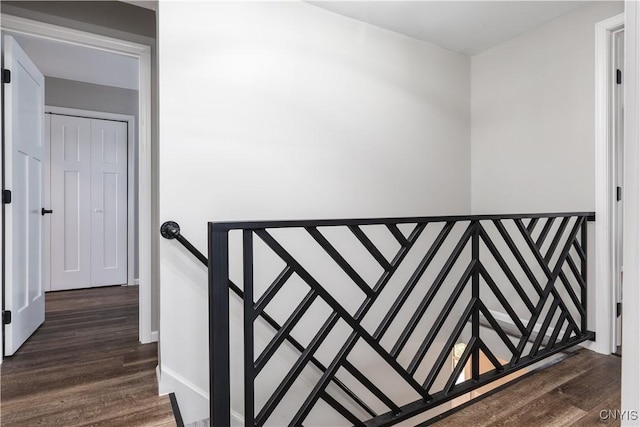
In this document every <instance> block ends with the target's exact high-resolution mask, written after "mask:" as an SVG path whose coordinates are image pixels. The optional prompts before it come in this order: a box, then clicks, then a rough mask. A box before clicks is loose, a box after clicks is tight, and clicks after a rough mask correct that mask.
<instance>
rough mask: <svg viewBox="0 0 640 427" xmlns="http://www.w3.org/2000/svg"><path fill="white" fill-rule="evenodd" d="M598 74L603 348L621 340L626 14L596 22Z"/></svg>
mask: <svg viewBox="0 0 640 427" xmlns="http://www.w3.org/2000/svg"><path fill="white" fill-rule="evenodd" d="M595 29H596V61H595V62H596V67H595V71H596V75H595V77H596V78H595V88H596V93H595V106H596V111H595V185H596V189H595V190H596V191H595V193H596V221H595V245H594V248H595V275H594V280H593V282H592V283H593V284H594V285H593V286H591V290H592V291H591V294H590V295H591V297H590V300H591V301H593V302H592V303H591V304H592V307H593V308H594V310H593V312H595V319H593V323H595V328H594V329H595V331H596V336H597V339H596V342H595V345H593V346H592V347H591V348H592V349H594V350H596V351H598V352H600V353H618V352H619V351H620V347H621V345H622V341H621V336H622V334H621V325H622V315H623V311H624V308H623V307H622V286H623V285H622V279H623V266H622V259H623V252H622V248H623V244H624V233H623V226H624V218H623V207H624V193H625V189H624V185H623V184H624V183H623V177H624V170H623V164H624V150H623V146H624V141H623V136H624V130H623V128H624V122H623V113H624V96H623V95H624V93H623V91H624V77H625V75H624V74H625V73H624V14H620V15H617V16H614V17H612V18H609V19H607V20H605V21H602V22H598V23H597V24H596V26H595Z"/></svg>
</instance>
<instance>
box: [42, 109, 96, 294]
mask: <svg viewBox="0 0 640 427" xmlns="http://www.w3.org/2000/svg"><path fill="white" fill-rule="evenodd" d="M90 202H91V130H90V121H89V120H88V119H83V118H79V117H70V116H59V115H51V209H53V214H52V215H51V290H53V291H59V290H63V289H74V288H86V287H89V286H91V213H90V212H91V210H90V207H91V205H90Z"/></svg>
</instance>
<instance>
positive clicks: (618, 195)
mask: <svg viewBox="0 0 640 427" xmlns="http://www.w3.org/2000/svg"><path fill="white" fill-rule="evenodd" d="M616 200H617V201H618V202H619V201H620V200H622V187H616Z"/></svg>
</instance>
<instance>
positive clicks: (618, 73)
mask: <svg viewBox="0 0 640 427" xmlns="http://www.w3.org/2000/svg"><path fill="white" fill-rule="evenodd" d="M616 84H619V85H621V84H622V70H616Z"/></svg>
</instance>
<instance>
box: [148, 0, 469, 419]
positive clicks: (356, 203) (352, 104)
mask: <svg viewBox="0 0 640 427" xmlns="http://www.w3.org/2000/svg"><path fill="white" fill-rule="evenodd" d="M159 7H160V9H161V10H160V11H159V40H160V43H159V46H160V52H159V58H160V69H161V70H162V73H161V75H160V87H162V92H161V95H160V96H161V102H160V135H161V140H160V170H161V174H160V218H161V222H162V221H165V220H169V219H172V220H176V221H178V222H179V223H180V225H181V227H182V232H183V234H184V235H185V236H187V237H188V238H189V239H191V240H192V242H193V243H194V244H195V246H196V247H198V248H199V249H200V250H202V251H203V252H204V251H206V239H207V236H206V224H207V221H214V220H241V219H276V218H287V219H289V218H291V219H297V218H315V217H318V218H340V217H383V216H412V215H430V214H447V213H451V214H453V213H457V214H462V213H467V212H469V209H470V203H469V200H470V193H469V187H470V184H469V180H470V174H469V126H470V125H469V59H468V58H466V57H464V56H462V55H458V54H455V53H452V52H450V51H447V50H444V49H441V48H438V47H435V46H432V45H429V44H426V43H422V42H419V41H417V40H414V39H411V38H408V37H404V36H401V35H399V34H396V33H393V32H390V31H386V30H382V29H380V28H377V27H374V26H371V25H367V24H364V23H361V22H358V21H355V20H351V19H348V18H345V17H341V16H338V15H335V14H333V13H330V12H327V11H324V10H322V9H319V8H316V7H314V6H311V5H308V4H305V3H302V2H300V3H298V2H283V3H275V2H263V3H258V2H257V3H246V2H242V3H236V4H231V3H219V2H216V3H204V2H202V3H179V2H167V3H160V5H159ZM185 22H189V25H188V26H185V25H184V23H185ZM160 249H161V256H160V258H161V260H160V265H161V271H160V287H161V305H160V308H161V319H160V322H161V325H160V330H161V340H160V346H161V347H160V351H161V354H162V359H161V372H162V374H161V390H162V389H163V390H169V389H171V388H173V389H175V390H176V391H178V393H177V395H178V400H179V401H180V404H181V409H182V410H183V414H184V415H186V419H187V421H188V420H190V419H197V418H204V417H206V416H207V415H208V412H207V411H208V408H207V407H206V402H205V401H204V398H205V397H206V396H207V394H208V374H207V366H208V364H207V357H208V354H207V340H208V328H207V304H206V295H207V283H206V282H207V279H206V272H205V269H204V267H203V266H200V265H198V262H197V261H196V260H195V259H193V257H192V256H190V255H189V254H187V253H186V251H185V250H184V249H183V248H181V247H178V246H177V244H176V243H175V242H171V241H163V242H161V248H160ZM198 393H199V396H200V398H199V399H200V400H199V401H198V398H194V399H193V400H191V401H190V403H189V404H188V407H186V405H187V403H186V399H185V397H186V396H191V397H193V396H197V395H198ZM203 402H204V403H203ZM183 403H184V405H183ZM234 407H236V408H237V407H238V405H237V404H236V405H234Z"/></svg>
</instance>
